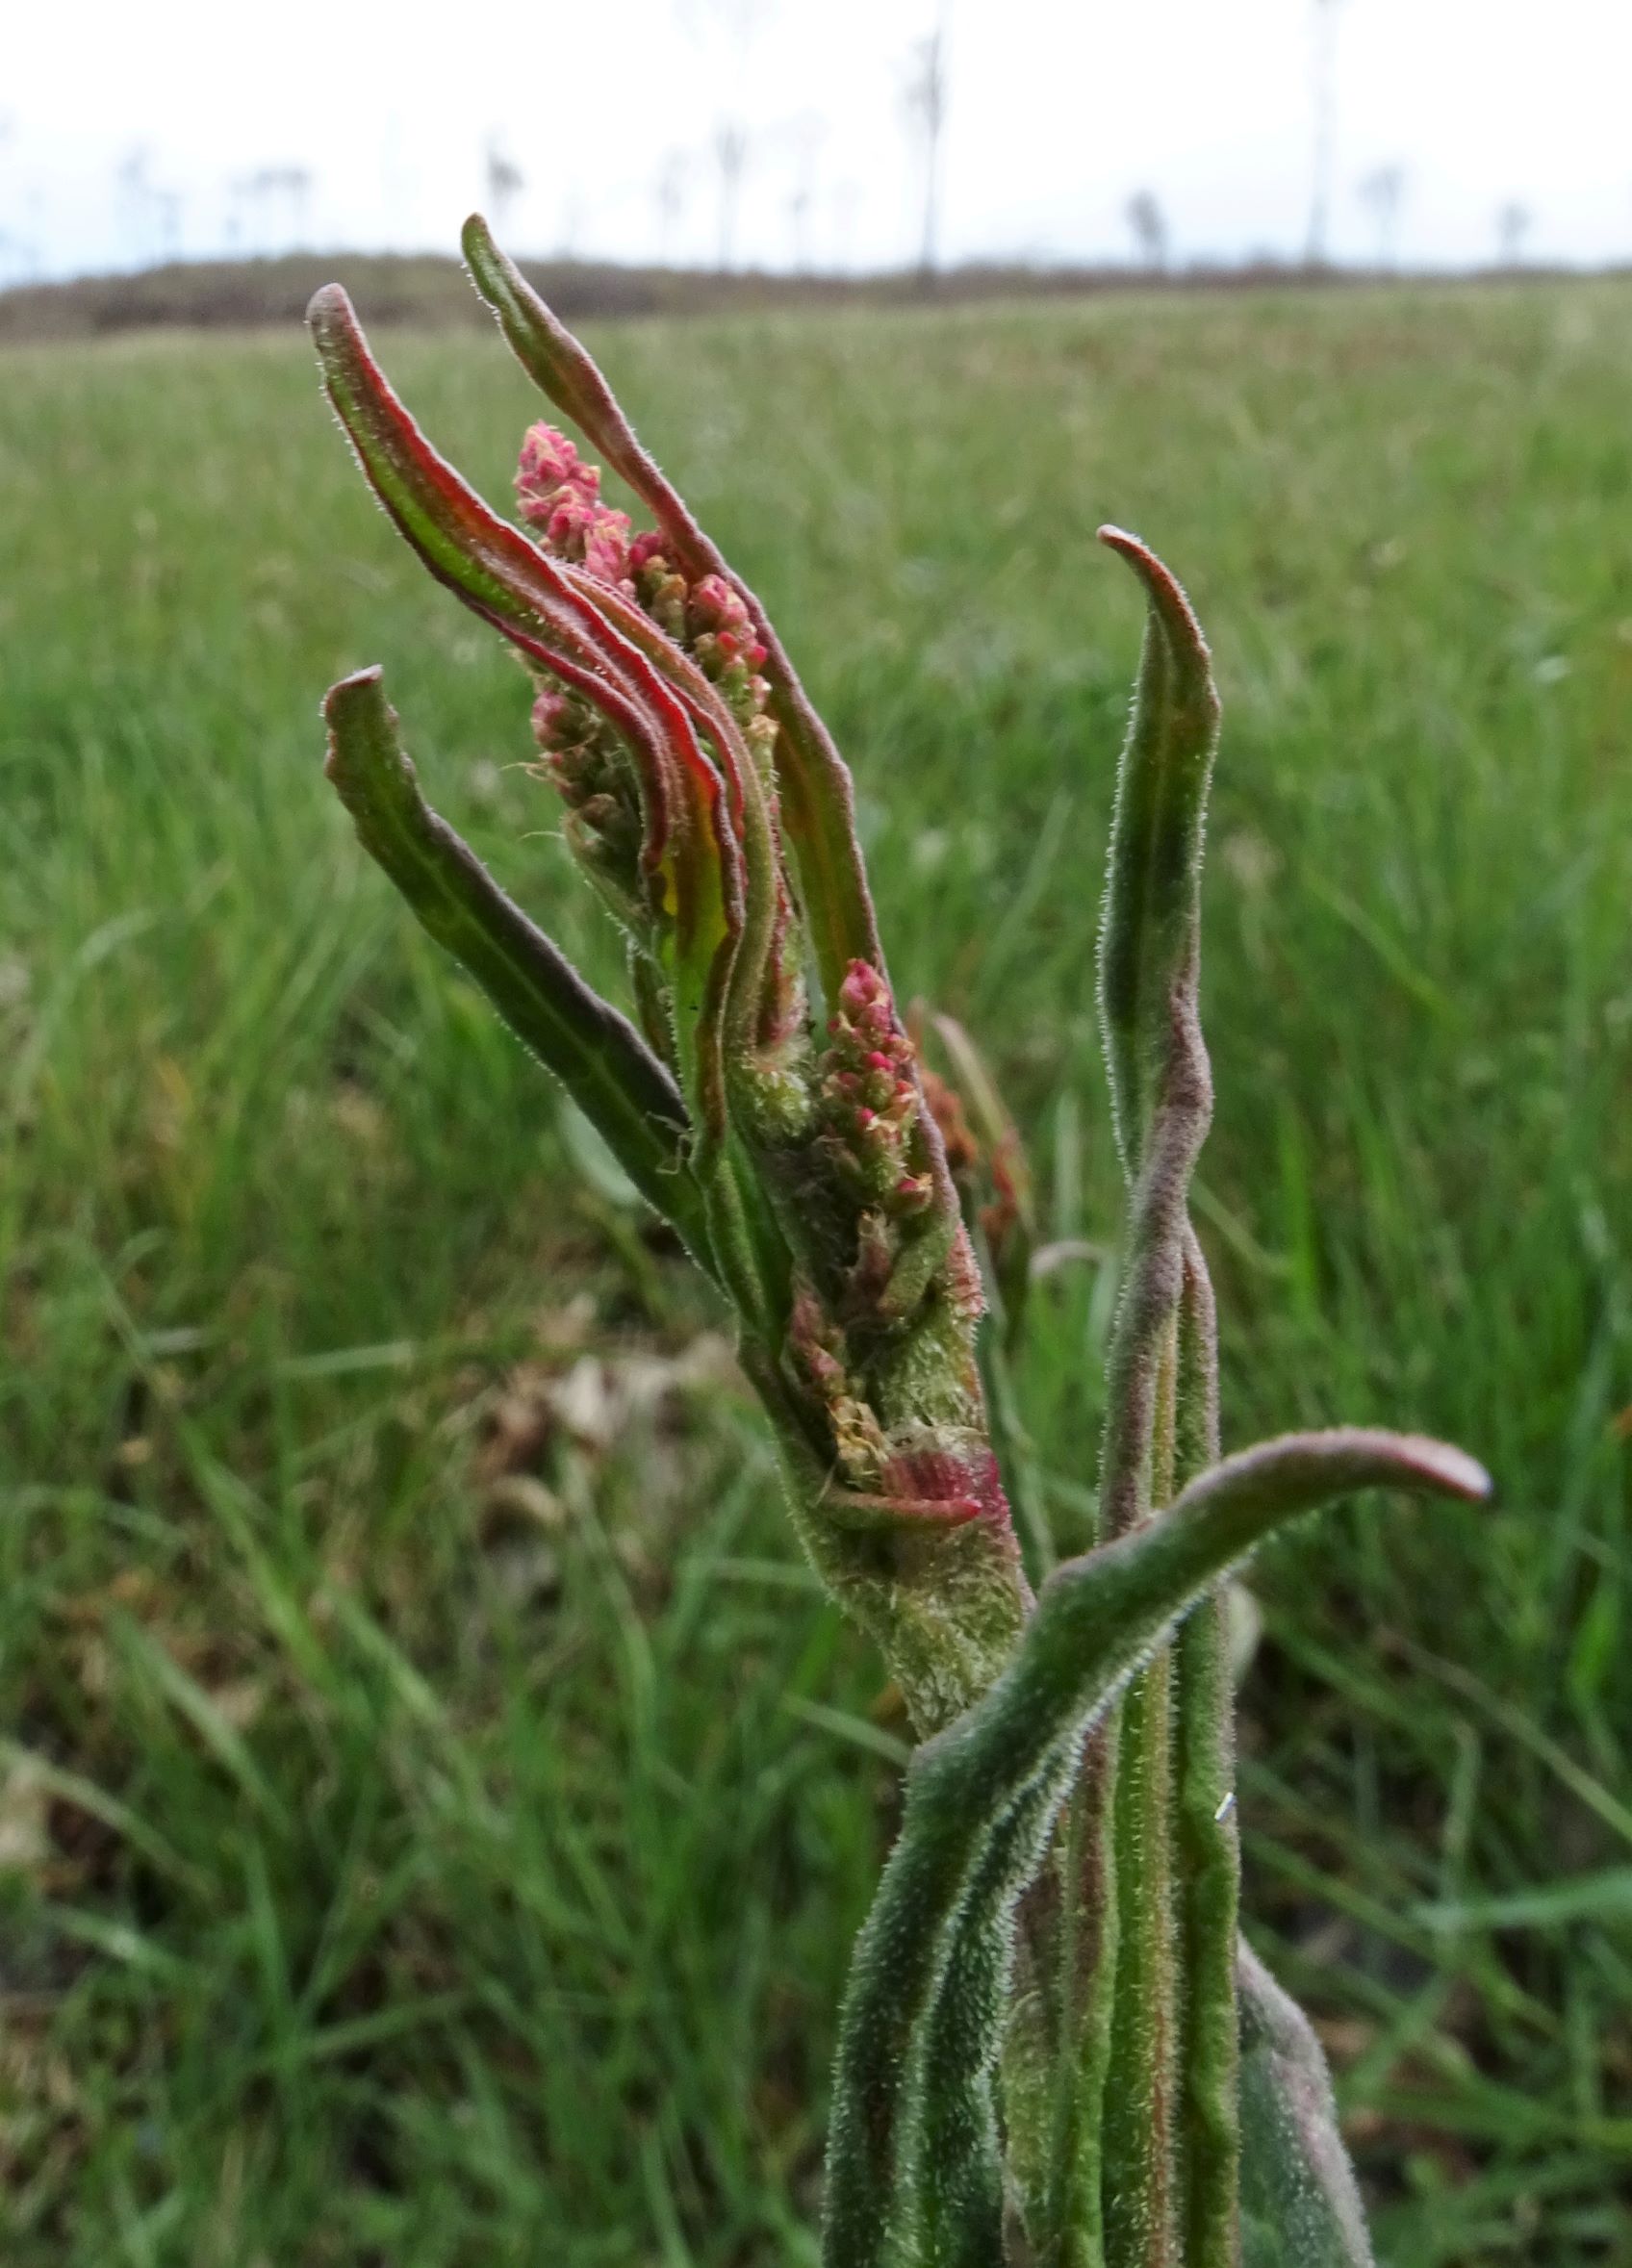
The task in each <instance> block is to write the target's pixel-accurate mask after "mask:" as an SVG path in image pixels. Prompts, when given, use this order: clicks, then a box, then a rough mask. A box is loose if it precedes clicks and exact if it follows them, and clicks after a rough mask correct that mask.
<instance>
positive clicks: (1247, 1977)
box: [1236, 1941, 1373, 2268]
mask: <svg viewBox="0 0 1632 2268" xmlns="http://www.w3.org/2000/svg"><path fill="white" fill-rule="evenodd" d="M1236 1974H1237V1992H1238V1996H1239V2001H1240V2026H1241V2264H1242V2268H1373V2260H1372V2252H1371V2240H1370V2238H1369V2237H1368V2236H1367V2235H1366V2232H1365V2212H1364V2206H1363V2204H1362V2203H1361V2197H1360V2190H1359V2188H1358V2186H1357V2185H1356V2182H1355V2178H1354V2170H1353V2168H1352V2167H1351V2166H1350V2164H1349V2160H1348V2153H1347V2152H1346V2151H1345V2150H1344V2148H1343V2143H1342V2136H1341V2135H1340V2134H1339V2131H1338V2106H1337V2104H1336V2102H1334V2101H1333V2097H1332V2080H1331V2077H1330V2075H1329V2073H1328V2072H1327V2069H1326V2058H1325V2056H1324V2054H1323V2053H1322V2052H1321V2049H1320V2042H1319V2041H1318V2040H1317V2039H1316V2038H1315V2036H1314V2029H1313V2026H1312V2025H1311V2023H1310V2021H1309V2019H1308V2017H1307V2016H1306V2015H1305V2014H1304V2012H1303V2010H1302V2009H1301V2008H1300V2007H1299V2006H1298V2004H1297V2002H1296V2001H1295V2000H1292V1999H1291V1998H1290V1997H1289V1996H1288V1994H1286V1993H1284V1992H1283V1991H1282V1989H1281V1987H1280V1986H1279V1985H1278V1984H1277V1983H1276V1981H1275V1979H1274V1977H1272V1976H1271V1975H1270V1974H1269V1972H1268V1970H1267V1969H1265V1967H1264V1966H1263V1963H1262V1961H1261V1960H1260V1959H1259V1958H1258V1956H1257V1954H1256V1953H1255V1952H1254V1951H1253V1950H1252V1948H1251V1947H1250V1946H1248V1945H1247V1944H1246V1943H1245V1942H1244V1941H1243V1943H1242V1945H1241V1948H1240V1952H1239V1957H1238V1960H1237V1972H1236Z"/></svg>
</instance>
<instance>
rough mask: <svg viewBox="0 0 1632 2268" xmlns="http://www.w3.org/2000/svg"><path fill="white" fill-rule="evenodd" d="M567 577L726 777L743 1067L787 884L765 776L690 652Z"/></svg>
mask: <svg viewBox="0 0 1632 2268" xmlns="http://www.w3.org/2000/svg"><path fill="white" fill-rule="evenodd" d="M560 572H561V573H562V575H563V576H564V578H565V579H566V580H567V582H568V583H569V584H570V585H571V586H572V587H573V588H574V590H576V591H577V592H578V593H579V594H580V596H581V597H582V598H583V599H585V600H586V601H587V602H588V603H589V604H590V605H592V606H594V607H595V608H596V609H597V610H598V612H599V614H600V615H601V616H602V617H603V619H604V620H605V622H606V623H607V624H608V625H609V626H610V627H611V628H613V629H614V630H616V631H618V632H619V633H620V634H621V635H622V636H624V637H625V638H626V639H627V640H628V641H629V643H630V645H631V646H634V647H635V648H636V649H637V650H639V651H640V652H641V653H642V654H643V655H644V656H645V658H646V659H647V660H648V661H649V662H650V665H651V667H652V668H653V669H654V670H655V671H656V672H657V673H658V675H660V676H661V677H662V678H663V679H664V680H665V682H666V683H667V684H668V685H669V686H670V687H671V688H672V690H673V691H674V693H675V695H676V698H677V699H678V701H680V703H681V705H682V707H683V708H684V710H685V712H686V714H687V716H688V717H689V719H690V721H691V723H692V724H693V726H696V727H697V728H698V729H699V730H700V731H701V732H703V733H705V734H706V735H707V744H708V747H709V748H710V749H711V751H712V752H714V754H715V755H716V757H717V759H718V762H719V766H720V770H721V772H722V773H723V774H724V776H725V781H726V791H727V809H728V815H729V820H730V828H731V833H732V836H733V838H734V840H735V842H736V843H737V844H738V845H739V846H740V849H741V854H742V867H743V887H742V934H741V941H740V943H739V944H738V947H737V952H736V957H735V960H734V962H733V964H732V969H731V975H730V992H729V999H728V1001H727V1007H726V1018H725V1021H726V1033H727V1038H726V1058H727V1064H736V1063H740V1062H742V1061H744V1060H746V1058H747V1057H748V1055H749V1054H750V1052H751V1051H752V1047H753V1043H754V1038H755V1035H756V1032H757V1030H758V1027H759V1023H760V1015H761V1010H762V1007H763V1006H764V1002H765V997H766V987H767V985H768V983H770V982H771V981H772V969H771V960H772V955H773V952H774V949H775V943H776V926H777V913H778V891H779V886H780V880H781V877H780V870H779V866H778V854H777V843H776V835H775V832H774V830H773V828H772V825H771V815H770V812H769V810H768V809H767V807H766V802H765V794H764V790H763V788H762V787H761V785H760V781H759V774H758V772H757V771H756V770H755V768H754V763H753V759H752V755H751V754H750V753H749V751H748V748H747V746H746V745H745V743H744V741H743V738H742V734H741V731H740V729H739V727H738V725H737V721H736V719H735V717H734V716H732V714H731V712H730V710H729V708H727V705H726V702H725V701H724V699H723V698H722V696H721V694H720V692H719V689H718V688H717V687H716V686H715V685H713V684H711V683H710V681H709V680H708V678H707V677H706V676H704V675H703V673H702V672H701V670H700V669H699V668H698V666H697V664H696V662H695V661H693V659H692V658H691V656H690V654H688V653H684V652H682V651H681V650H680V648H679V647H677V646H676V644H675V642H674V640H673V639H672V638H669V637H667V636H666V635H665V634H664V632H663V631H662V630H660V629H659V628H658V626H657V624H655V623H654V622H653V621H652V620H651V618H650V615H647V614H645V613H643V612H642V610H641V608H640V607H639V606H637V605H635V604H634V603H633V601H632V600H630V599H628V598H626V597H625V594H624V593H623V592H622V591H620V590H617V589H616V588H614V587H613V586H612V585H611V584H608V583H603V582H600V581H599V580H598V579H597V577H595V576H594V575H591V574H589V573H587V572H586V571H585V570H584V569H582V568H578V567H573V566H570V565H565V564H563V565H562V567H561V569H560Z"/></svg>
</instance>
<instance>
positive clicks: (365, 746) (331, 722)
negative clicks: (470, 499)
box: [323, 669, 713, 1273]
mask: <svg viewBox="0 0 1632 2268" xmlns="http://www.w3.org/2000/svg"><path fill="white" fill-rule="evenodd" d="M323 714H324V717H325V719H326V721H327V724H328V728H329V748H328V757H327V761H326V763H325V766H324V769H325V771H326V772H327V774H328V777H329V778H330V779H331V780H332V781H333V783H334V786H335V788H336V790H337V792H338V794H339V796H340V799H341V801H342V803H344V805H345V807H346V809H347V810H348V811H349V812H350V814H351V818H352V822H353V824H354V826H355V827H356V829H357V838H358V840H359V842H361V844H362V845H363V848H364V849H365V850H366V851H367V852H368V853H369V854H370V857H371V858H373V859H374V860H375V861H376V862H377V863H378V864H379V865H380V866H381V867H383V868H384V870H385V872H386V873H387V874H388V875H389V876H390V878H391V879H392V880H393V881H394V882H395V885H396V887H397V889H398V890H400V892H401V893H402V895H403V897H404V898H405V899H406V900H407V901H408V904H409V905H410V907H411V908H412V910H413V912H414V914H415V916H416V918H417V919H418V920H419V922H420V923H421V926H422V927H423V928H424V929H425V930H428V931H429V933H430V934H431V935H432V936H433V937H434V938H435V939H436V941H437V943H438V944H439V945H442V946H444V947H445V948H446V951H447V952H449V953H450V954H452V956H453V957H454V959H455V960H457V961H458V962H459V963H460V965H461V966H462V967H463V968H464V969H465V970H466V971H467V972H468V973H469V975H471V976H472V977H473V978H474V980H475V981H476V982H477V983H478V984H479V985H480V986H481V989H482V990H483V992H485V993H486V995H487V997H488V999H489V1000H490V1001H491V1002H492V1003H493V1005H494V1007H496V1008H497V1010H498V1013H499V1014H500V1015H501V1016H502V1017H503V1019H504V1021H505V1023H506V1024H508V1025H509V1027H510V1029H511V1031H512V1032H515V1034H516V1036H517V1037H518V1038H519V1039H520V1040H521V1041H522V1043H523V1046H524V1047H526V1048H528V1049H530V1050H531V1052H532V1053H533V1054H534V1055H535V1056H537V1057H538V1058H539V1060H540V1061H541V1062H542V1063H543V1064H545V1065H546V1067H547V1068H548V1070H550V1071H552V1072H553V1073H554V1074H555V1076H556V1078H557V1079H559V1080H560V1082H561V1083H562V1085H563V1086H564V1087H565V1088H566V1089H567V1092H568V1094H569V1095H571V1097H572V1098H573V1100H574V1103H576V1105H577V1106H578V1108H579V1109H580V1110H582V1112H583V1113H584V1116H585V1117H586V1118H587V1119H588V1120H589V1121H590V1123H591V1125H593V1126H594V1127H595V1129H596V1131H597V1132H598V1133H599V1135H600V1136H601V1138H602V1140H603V1141H604V1142H605V1143H606V1146H607V1148H608V1149H609V1150H610V1151H611V1152H612V1154H613V1156H614V1157H615V1158H616V1159H617V1160H618V1162H619V1164H620V1165H621V1166H622V1167H623V1169H624V1171H625V1173H626V1174H627V1175H628V1177H629V1179H630V1181H631V1182H633V1184H634V1185H635V1187H636V1188H637V1189H639V1190H640V1192H641V1194H642V1196H644V1197H645V1198H646V1200H647V1202H648V1203H649V1204H650V1206H652V1207H653V1209H654V1210H656V1211H657V1212H659V1213H660V1214H662V1215H663V1216H664V1217H665V1218H666V1219H668V1220H671V1221H673V1223H674V1224H675V1226H676V1229H677V1230H678V1231H679V1233H680V1235H681V1236H683V1237H684V1239H685V1241H686V1243H687V1244H688V1246H689V1247H690V1248H691V1250H692V1252H693V1253H694V1254H695V1256H696V1257H697V1259H698V1260H699V1261H701V1264H702V1265H703V1267H705V1268H706V1269H708V1270H709V1272H710V1273H712V1272H713V1259H712V1255H711V1251H710V1247H709V1242H708V1238H707V1235H706V1232H705V1231H704V1228H703V1225H702V1204H701V1192H700V1190H699V1188H698V1186H697V1183H696V1180H695V1178H694V1176H693V1174H692V1172H691V1170H690V1168H689V1166H688V1164H687V1163H686V1159H685V1140H686V1131H687V1130H686V1111H685V1105H684V1103H683V1102H682V1101H681V1099H680V1094H679V1090H678V1089H677V1088H676V1085H675V1083H674V1081H673V1080H672V1079H671V1078H670V1076H669V1074H668V1072H667V1071H666V1070H665V1069H664V1067H663V1065H662V1064H661V1063H660V1062H659V1061H658V1059H657V1058H656V1057H655V1056H654V1055H653V1054H652V1052H651V1050H650V1048H649V1047H648V1046H647V1044H646V1042H645V1040H643V1039H642V1038H641V1037H640V1035H639V1033H638V1032H636V1031H635V1030H634V1028H633V1026H632V1025H630V1024H629V1023H628V1022H626V1021H625V1018H624V1017H623V1016H621V1015H620V1014H619V1013H618V1011H617V1009H616V1008H614V1007H611V1006H610V1005H609V1004H608V1003H607V1002H606V1001H603V1000H602V999H601V998H600V997H599V994H597V993H595V992H593V991H592V990H591V989H590V987H589V986H588V985H587V984H586V983H585V982H584V981H583V979H582V978H581V977H580V976H579V975H578V973H577V971H576V969H574V967H573V965H572V963H571V962H570V961H569V960H568V959H567V958H566V956H564V955H563V954H562V953H561V952H560V950H559V948H558V947H556V946H555V945H553V944H552V943H551V942H550V940H549V939H548V937H547V936H545V934H544V933H543V931H542V930H538V929H535V928H534V926H533V924H532V923H531V922H530V921H529V920H528V919H527V917H526V915H525V914H524V913H523V911H522V910H521V908H520V907H519V906H518V905H514V904H513V903H512V901H511V900H510V899H509V898H507V897H506V896H505V895H504V893H503V891H502V890H500V888H499V887H498V884H497V882H496V881H495V880H494V879H493V877H492V876H491V875H490V874H489V873H488V872H487V870H486V868H485V867H483V866H482V864H481V862H480V861H479V860H478V859H477V858H476V856H475V855H474V854H473V853H472V851H471V850H470V849H469V848H468V847H467V846H466V845H465V844H464V843H463V842H461V841H460V839H459V837H458V836H457V835H456V834H455V833H454V832H453V829H452V828H450V827H448V825H447V824H446V821H445V820H443V819H441V818H439V817H438V815H437V814H436V812H434V811H433V810H432V809H431V808H430V806H429V805H428V804H427V803H426V802H425V801H424V798H423V797H422V796H421V793H420V786H419V781H418V779H417V777H416V776H415V772H414V767H413V765H412V763H411V762H410V761H409V759H408V756H407V754H406V752H404V750H403V748H402V744H401V741H400V740H399V738H398V736H397V729H396V716H395V711H394V710H393V709H392V707H391V705H390V703H389V702H388V701H387V700H386V698H385V691H384V687H383V685H382V682H381V676H380V673H379V671H378V670H377V669H372V670H360V671H359V672H358V673H357V674H356V675H354V676H350V677H344V678H342V679H341V681H340V683H339V684H338V685H335V686H333V687H332V688H331V689H330V691H329V694H328V696H327V698H326V700H325V701H324V702H323Z"/></svg>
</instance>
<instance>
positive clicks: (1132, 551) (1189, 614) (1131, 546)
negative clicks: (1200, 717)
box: [1098, 521, 1218, 712]
mask: <svg viewBox="0 0 1632 2268" xmlns="http://www.w3.org/2000/svg"><path fill="white" fill-rule="evenodd" d="M1098 533H1099V540H1100V542H1101V543H1102V544H1103V545H1104V546H1105V547H1106V548H1107V550H1109V551H1114V552H1115V553H1116V556H1117V557H1118V559H1125V560H1126V561H1127V563H1128V565H1129V566H1130V567H1131V568H1132V569H1133V571H1134V573H1135V574H1136V575H1137V576H1138V578H1139V580H1140V582H1141V583H1143V585H1144V587H1145V596H1146V598H1147V599H1149V600H1150V603H1151V607H1152V609H1153V611H1154V613H1155V614H1156V617H1157V619H1158V621H1159V622H1160V624H1161V627H1162V630H1163V632H1164V633H1165V635H1166V637H1167V639H1168V642H1169V643H1170V645H1171V646H1172V647H1173V648H1174V649H1175V650H1176V651H1177V652H1178V653H1179V654H1181V655H1183V656H1184V657H1185V659H1186V661H1187V662H1189V663H1190V664H1192V665H1193V666H1194V668H1195V669H1196V670H1197V671H1198V672H1200V673H1202V674H1204V675H1206V677H1207V681H1208V692H1209V695H1210V704H1209V705H1210V706H1211V708H1212V709H1213V710H1214V712H1216V709H1217V705H1218V704H1217V695H1216V694H1215V693H1214V692H1213V691H1212V686H1211V653H1210V651H1209V649H1208V643H1207V639H1206V637H1205V636H1204V635H1203V632H1202V626H1201V624H1200V623H1199V622H1198V621H1197V620H1196V613H1195V609H1194V607H1193V606H1192V605H1191V604H1190V602H1189V599H1187V598H1186V596H1185V587H1184V585H1183V584H1182V583H1181V582H1180V580H1179V578H1178V576H1177V575H1176V574H1175V573H1173V571H1172V569H1171V568H1170V567H1167V566H1165V565H1164V564H1163V562H1162V561H1161V560H1160V559H1159V558H1158V557H1157V555H1156V553H1155V552H1154V551H1153V550H1152V549H1151V548H1150V546H1149V545H1148V544H1147V543H1146V542H1145V541H1144V539H1143V538H1142V537H1140V536H1136V535H1131V534H1130V533H1129V531H1128V530H1127V528H1125V527H1117V526H1115V525H1114V524H1113V523H1112V522H1109V521H1107V522H1106V523H1105V525H1104V526H1103V527H1101V528H1100V529H1099V531H1098Z"/></svg>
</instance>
